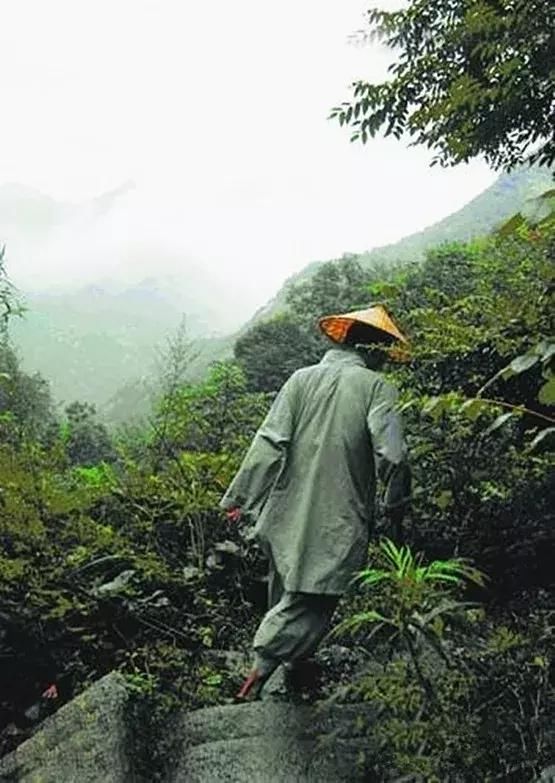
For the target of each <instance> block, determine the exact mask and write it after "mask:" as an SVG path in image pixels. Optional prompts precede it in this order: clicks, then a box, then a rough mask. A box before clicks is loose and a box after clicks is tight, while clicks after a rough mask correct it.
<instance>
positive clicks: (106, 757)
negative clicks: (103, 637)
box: [0, 674, 137, 783]
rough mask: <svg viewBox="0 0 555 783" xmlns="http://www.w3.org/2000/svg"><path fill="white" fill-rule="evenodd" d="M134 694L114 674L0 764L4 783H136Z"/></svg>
mask: <svg viewBox="0 0 555 783" xmlns="http://www.w3.org/2000/svg"><path fill="white" fill-rule="evenodd" d="M127 705H128V692H127V690H126V688H125V685H124V681H123V679H122V677H121V676H119V675H118V674H109V675H107V676H106V677H103V678H102V679H101V680H99V681H98V682H97V683H95V684H94V685H93V686H91V687H90V688H88V689H87V690H86V691H84V693H82V694H81V695H80V696H77V697H76V698H75V699H73V700H72V701H71V702H69V703H68V704H66V705H64V706H63V707H61V708H60V709H59V710H58V712H56V713H55V714H54V715H52V716H51V717H50V718H47V719H46V720H45V721H44V723H43V724H42V726H41V727H40V729H39V730H38V731H37V733H36V734H34V735H33V736H32V737H31V738H30V739H28V740H27V741H26V742H24V743H23V744H22V745H20V746H19V747H18V748H17V749H16V750H15V751H14V752H13V753H10V754H9V755H8V756H6V757H5V758H3V759H1V760H0V781H1V783H133V781H136V780H137V778H136V777H135V775H134V773H133V768H132V764H131V760H130V758H131V747H132V746H131V742H130V734H129V729H128V720H127Z"/></svg>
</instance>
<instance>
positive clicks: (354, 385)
mask: <svg viewBox="0 0 555 783" xmlns="http://www.w3.org/2000/svg"><path fill="white" fill-rule="evenodd" d="M396 401H397V392H396V391H395V389H394V388H393V387H392V386H391V384H389V383H387V382H386V381H385V380H384V379H383V377H381V375H380V374H379V373H376V372H373V371H372V370H368V369H367V368H366V365H365V363H364V359H363V358H362V357H361V356H359V355H358V354H357V353H356V352H355V351H354V350H350V349H345V348H334V349H332V350H330V351H328V352H327V353H326V355H325V356H324V358H323V359H322V361H321V362H320V363H319V364H317V365H314V366H311V367H305V368H303V369H301V370H297V372H295V373H294V374H293V375H292V376H291V377H290V378H289V380H288V381H287V382H286V383H285V385H284V386H283V387H282V389H281V391H280V393H279V394H278V396H277V397H276V399H275V401H274V404H273V406H272V408H271V410H270V412H269V413H268V416H267V417H266V419H265V421H264V423H263V424H262V426H261V427H260V429H259V430H258V432H257V434H256V436H255V438H254V440H253V442H252V444H251V447H250V449H249V451H248V452H247V455H246V457H245V459H244V461H243V463H242V465H241V467H240V469H239V471H238V473H237V475H236V476H235V478H234V480H233V481H232V483H231V485H230V487H229V489H228V491H227V492H226V494H225V495H224V497H223V499H222V501H221V504H220V505H221V506H222V508H224V509H229V508H233V507H239V508H241V509H242V510H243V512H244V513H245V514H246V515H247V516H249V517H250V518H251V519H253V521H254V522H255V528H254V538H255V539H256V540H257V541H258V543H259V544H260V546H261V547H262V549H263V550H264V551H265V552H266V553H267V554H269V555H270V556H271V558H272V560H273V562H274V563H275V567H276V569H277V571H278V573H279V575H280V577H281V580H282V582H283V585H284V587H285V590H287V591H289V592H306V593H320V594H340V593H342V592H344V591H345V589H346V588H347V586H348V584H349V582H350V581H351V579H352V577H353V575H354V573H355V572H356V571H357V570H359V569H360V568H361V567H362V566H363V564H364V562H365V560H366V555H367V548H368V539H369V533H370V530H371V528H372V522H373V516H374V502H375V494H376V476H378V477H379V478H380V479H381V481H382V482H383V484H384V504H385V506H386V508H394V507H395V506H398V505H401V504H404V503H406V502H407V500H408V499H409V495H410V471H409V468H408V464H407V459H406V448H405V442H404V438H403V433H402V428H401V423H400V419H399V415H398V413H397V412H396V410H395V405H396Z"/></svg>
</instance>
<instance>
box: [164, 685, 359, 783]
mask: <svg viewBox="0 0 555 783" xmlns="http://www.w3.org/2000/svg"><path fill="white" fill-rule="evenodd" d="M373 718H374V714H373V712H372V711H371V710H370V709H369V708H368V707H367V706H365V705H325V704H323V703H320V704H316V705H311V706H308V705H294V704H287V703H280V702H272V701H262V702H254V703H251V704H244V705H230V706H225V707H213V708H209V709H203V710H197V711H195V712H192V713H189V714H188V715H185V716H183V718H182V720H181V722H180V724H179V727H178V732H179V736H180V739H181V752H180V753H179V754H178V757H179V762H178V764H177V766H176V769H175V771H174V772H173V773H172V775H171V776H170V780H171V783H342V782H343V781H345V782H346V781H350V782H351V783H355V782H356V781H363V780H365V779H366V780H367V779H368V778H365V775H364V768H363V767H364V764H363V761H364V757H365V753H366V752H367V751H369V750H370V748H369V743H368V739H367V737H365V736H364V729H365V726H367V725H368V722H369V721H372V720H373Z"/></svg>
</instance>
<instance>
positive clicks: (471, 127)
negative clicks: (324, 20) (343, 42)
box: [331, 0, 555, 169]
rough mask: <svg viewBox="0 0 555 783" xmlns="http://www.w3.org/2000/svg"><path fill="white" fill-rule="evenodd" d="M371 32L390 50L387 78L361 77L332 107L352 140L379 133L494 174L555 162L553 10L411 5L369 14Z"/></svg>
mask: <svg viewBox="0 0 555 783" xmlns="http://www.w3.org/2000/svg"><path fill="white" fill-rule="evenodd" d="M367 18H368V30H366V31H363V32H362V33H361V36H363V37H364V38H365V39H367V40H375V39H378V40H380V41H382V42H383V43H385V45H386V46H387V47H388V48H389V49H391V51H392V52H394V53H395V55H396V59H395V61H394V62H393V64H392V65H391V66H390V69H389V70H390V73H391V75H392V78H391V79H389V80H387V81H385V82H382V83H380V84H372V83H369V82H366V81H363V80H359V81H356V82H354V83H353V85H352V91H353V95H352V100H351V101H346V102H343V103H342V104H341V105H340V106H338V107H336V108H335V109H333V110H332V115H331V116H332V117H336V118H337V119H338V120H339V122H340V123H341V124H342V125H347V126H350V127H351V128H352V130H353V134H352V139H353V140H360V141H362V142H363V143H366V142H367V141H368V139H370V138H372V137H374V136H375V135H376V134H377V133H378V132H380V131H383V132H384V134H385V135H386V136H390V135H393V136H395V137H396V138H401V137H402V136H407V137H409V138H410V139H411V140H412V143H413V144H423V145H425V146H427V147H428V148H430V149H431V150H433V151H434V153H435V155H434V158H433V161H432V165H433V164H434V163H440V164H442V165H455V164H457V163H461V162H465V161H468V160H470V159H471V158H474V157H476V156H477V155H483V156H484V157H485V159H486V160H487V162H488V163H489V164H490V165H491V166H493V167H494V168H506V169H510V168H512V167H514V166H515V165H518V164H520V163H522V162H524V161H529V162H536V163H540V164H546V165H550V164H552V163H553V162H554V160H555V4H554V3H553V2H546V0H434V2H433V3H431V2H428V0H409V2H408V5H407V6H406V7H405V8H404V9H402V10H399V11H394V12H388V11H384V10H380V9H376V8H374V9H371V10H369V11H368V14H367Z"/></svg>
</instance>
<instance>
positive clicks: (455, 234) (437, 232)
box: [250, 167, 554, 324]
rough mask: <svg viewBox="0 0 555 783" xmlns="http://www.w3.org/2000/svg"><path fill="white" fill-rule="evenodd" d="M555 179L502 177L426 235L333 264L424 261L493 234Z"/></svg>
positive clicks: (541, 174) (518, 174)
mask: <svg viewBox="0 0 555 783" xmlns="http://www.w3.org/2000/svg"><path fill="white" fill-rule="evenodd" d="M553 176H554V172H553V171H552V170H550V169H547V168H538V167H532V168H528V167H523V168H519V169H517V170H516V171H514V172H511V173H505V174H501V175H500V176H499V177H498V178H497V179H496V180H495V182H494V183H493V184H492V185H490V187H489V188H487V189H486V190H484V191H483V192H482V193H480V195H478V196H476V198H473V199H472V201H469V202H468V204H465V206H464V207H462V208H461V209H459V210H458V211H457V212H453V213H452V214H451V215H448V216H447V217H445V218H443V219H442V220H440V221H438V222H437V223H434V224H433V225H431V226H429V227H427V228H425V229H423V230H422V231H418V232H417V233H415V234H410V235H409V236H407V237H404V238H403V239H400V240H399V241H398V242H394V243H393V244H390V245H384V246H382V247H376V248H373V249H372V250H368V251H364V252H361V253H349V254H345V256H343V257H342V258H338V259H331V260H333V261H335V262H336V263H341V262H342V261H344V260H345V258H352V259H355V260H356V261H358V263H359V264H361V265H362V266H363V267H365V268H372V267H373V266H374V265H382V264H383V265H386V266H387V265H389V264H397V263H400V262H401V263H402V262H409V261H419V260H421V259H422V258H423V257H424V255H425V252H426V250H428V249H429V248H431V247H434V246H436V245H440V244H442V243H445V242H465V241H468V240H471V239H474V238H476V237H480V236H485V235H486V234H489V233H490V232H491V231H493V230H494V229H495V228H496V227H497V226H499V225H500V224H501V223H503V222H504V221H505V220H507V218H509V217H511V215H514V214H515V213H516V212H518V211H519V210H520V209H521V208H522V206H523V205H524V203H525V201H526V200H527V199H530V198H533V197H534V196H538V195H539V194H540V193H543V192H544V191H545V190H548V189H549V188H550V187H553ZM325 263H327V262H326V261H315V262H313V263H311V264H308V265H307V266H306V267H305V268H304V269H302V270H301V271H300V272H298V273H297V274H296V275H293V276H292V277H290V278H289V279H288V280H287V281H286V282H285V283H284V285H283V286H282V288H281V289H280V291H278V293H277V294H276V296H275V297H274V298H273V299H272V300H271V301H270V302H268V304H267V305H266V306H265V307H263V308H261V309H260V310H259V311H258V312H257V313H256V315H255V316H254V318H253V319H251V322H250V323H251V324H252V323H254V322H256V321H258V320H260V319H263V318H268V317H269V316H271V315H272V314H273V313H275V312H276V311H278V310H280V309H281V308H282V307H283V305H284V302H285V296H286V292H287V290H288V288H290V287H291V286H292V285H295V284H297V283H300V282H302V281H303V280H307V279H309V278H310V277H311V276H312V275H313V274H314V273H315V272H316V271H317V270H318V269H319V268H320V267H321V266H322V265H323V264H325Z"/></svg>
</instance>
